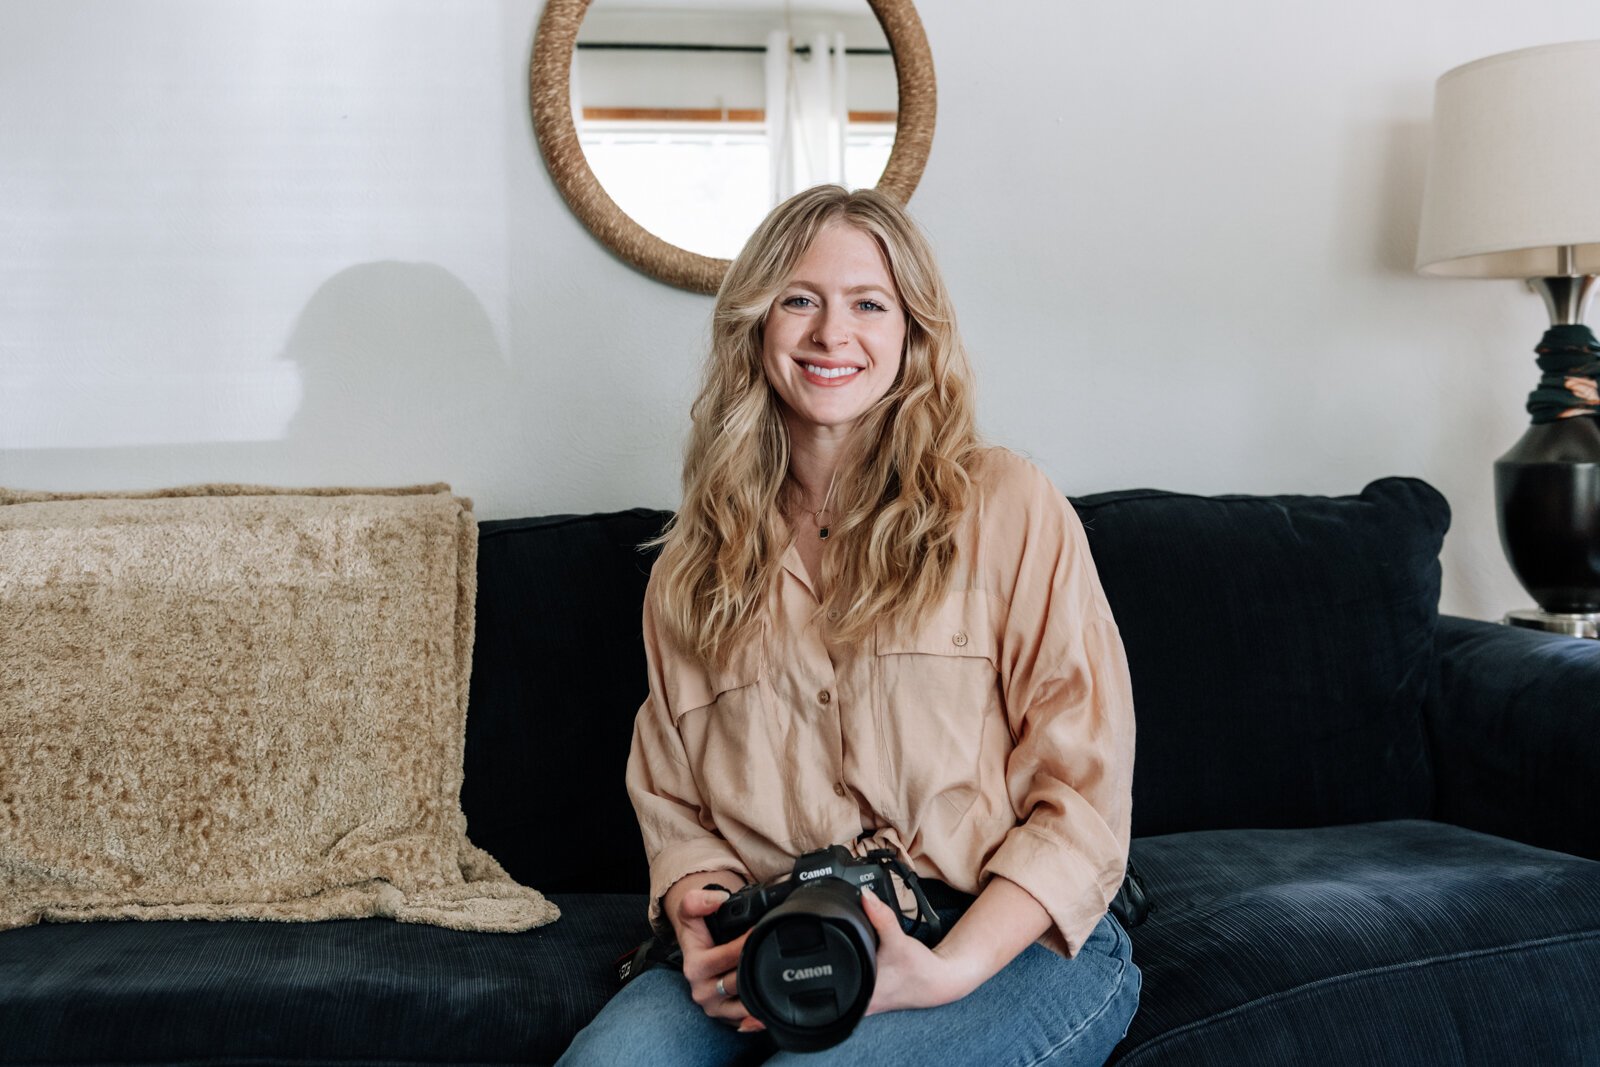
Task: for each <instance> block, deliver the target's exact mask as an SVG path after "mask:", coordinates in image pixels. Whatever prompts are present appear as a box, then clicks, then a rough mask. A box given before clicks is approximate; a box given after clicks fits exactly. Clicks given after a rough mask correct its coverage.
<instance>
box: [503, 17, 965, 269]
mask: <svg viewBox="0 0 1600 1067" xmlns="http://www.w3.org/2000/svg"><path fill="white" fill-rule="evenodd" d="M532 103H533V121H534V128H535V132H536V133H537V135H538V139H539V147H540V150H541V151H542V152H543V154H544V158H545V162H546V164H547V165H548V166H549V168H550V173H551V175H552V177H553V178H554V180H555V182H556V185H557V186H558V187H559V188H560V189H561V193H562V195H563V196H564V197H565V198H566V200H567V203H568V204H569V205H570V206H571V208H572V210H573V212H574V213H575V214H576V215H577V216H578V218H579V219H581V220H582V221H583V223H584V224H585V225H586V226H588V228H589V229H590V231H592V232H593V233H594V234H595V236H596V237H598V238H599V239H600V240H601V241H602V242H603V243H605V244H606V245H607V246H608V247H609V248H611V250H612V251H614V252H615V253H616V254H617V255H619V256H620V257H621V258H622V259H624V260H625V261H627V262H628V263H631V264H632V265H634V266H635V267H637V268H639V269H640V270H642V271H644V272H645V273H647V274H650V275H651V276H653V277H655V278H658V279H660V280H661V281H664V282H667V283H668V284H671V285H677V286H680V287H682V288H685V289H692V290H695V291H697V292H703V293H713V292H715V291H716V289H717V286H718V285H720V284H721V282H722V276H723V274H724V273H725V272H726V270H727V268H728V261H729V259H730V258H731V257H732V256H733V255H735V254H737V252H738V250H739V249H740V248H741V247H742V246H743V245H744V242H745V240H746V238H748V237H749V235H750V233H751V232H752V231H754V229H755V227H756V225H757V224H758V223H759V222H760V221H761V219H762V218H763V217H765V216H766V214H767V212H768V211H769V210H771V208H772V207H773V206H774V205H776V204H777V203H779V202H780V201H782V200H784V199H786V198H787V197H789V196H790V195H792V194H794V193H796V192H798V191H800V190H801V189H806V188H809V187H811V186H813V185H820V184H824V183H832V184H837V185H843V186H845V187H847V188H861V187H864V186H876V187H877V188H878V189H880V190H882V191H884V192H886V193H888V194H889V195H891V196H894V197H895V198H897V199H899V200H900V201H901V202H905V201H907V200H909V199H910V197H911V193H912V192H913V190H915V188H916V185H917V181H918V180H919V179H920V178H921V176H922V169H923V167H924V165H925V164H926V163H927V159H928V149H929V146H930V144H931V143H932V140H933V125H934V112H935V106H936V97H935V89H934V78H933V59H932V56H931V55H930V54H929V51H928V42H927V38H926V36H925V35H924V34H923V32H922V23H921V21H920V20H919V19H918V17H917V13H916V9H915V7H914V6H913V4H912V3H911V0H550V2H549V3H548V4H547V5H546V7H545V11H544V16H543V18H542V19H541V20H540V23H539V32H538V34H537V36H536V38H535V41H534V49H533V66H532Z"/></svg>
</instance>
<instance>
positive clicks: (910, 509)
mask: <svg viewBox="0 0 1600 1067" xmlns="http://www.w3.org/2000/svg"><path fill="white" fill-rule="evenodd" d="M834 223H843V224H845V225H848V226H853V227H855V228H856V229H858V230H860V231H861V232H863V233H865V234H867V235H869V236H871V237H872V238H874V239H875V240H876V241H877V243H878V246H879V247H880V248H881V249H882V250H883V254H884V256H885V258H886V259H887V260H888V264H889V272H890V274H891V276H892V277H893V279H894V284H895V287H896V289H898V290H899V294H900V303H901V306H902V307H903V308H904V310H905V315H906V340H905V350H904V352H903V353H902V357H901V361H900V370H899V373H898V374H897V375H896V377H895V381H894V383H893V385H891V386H890V388H889V391H888V392H887V393H885V394H884V396H883V397H882V398H881V399H880V400H879V401H878V402H877V403H876V404H875V405H873V406H872V407H871V408H869V409H868V410H867V411H866V412H865V413H864V414H863V415H862V416H861V418H860V419H859V420H857V422H856V425H855V426H854V427H853V428H852V430H851V434H850V438H849V440H848V442H847V444H846V447H845V452H844V454H843V455H842V457H841V460H840V463H839V466H838V468H837V474H836V475H835V480H834V485H833V494H834V495H833V500H834V501H835V502H836V503H835V505H834V506H833V507H832V508H830V509H829V510H830V511H832V512H834V513H835V514H836V515H837V516H838V519H837V520H836V521H835V522H833V523H832V524H830V532H829V540H828V543H829V545H830V546H831V547H830V550H829V551H828V552H826V553H824V554H823V561H822V567H821V574H820V575H819V576H817V577H816V581H817V582H818V585H819V589H818V593H819V597H820V598H821V600H822V604H821V606H820V607H819V609H818V616H819V618H820V619H827V618H830V617H831V618H832V619H833V620H834V621H832V622H831V623H823V625H828V626H831V628H832V631H831V632H832V635H833V638H834V639H835V640H837V641H839V642H858V641H860V640H862V639H863V638H865V637H866V636H867V635H868V634H869V633H870V632H871V631H872V629H873V626H874V625H875V624H876V623H878V622H879V621H883V622H885V623H887V624H888V625H889V626H891V627H907V626H910V625H913V624H914V623H915V622H916V620H918V619H920V618H922V617H923V616H924V614H925V613H926V612H927V611H928V609H930V608H931V607H932V606H933V605H934V604H935V603H936V602H937V601H938V600H939V599H940V598H941V597H942V596H943V595H944V592H945V589H946V587H947V586H948V585H949V581H950V577H951V575H952V573H953V572H954V569H955V564H956V545H955V541H954V531H955V526H956V522H957V520H958V518H959V517H960V515H961V513H962V512H963V510H964V509H965V508H966V506H967V503H968V499H969V497H970V495H971V491H972V480H971V472H972V468H973V464H974V463H975V461H976V460H977V458H978V456H979V454H980V452H981V451H982V450H983V447H984V446H983V445H982V443H981V442H980V440H979V438H978V435H977V431H976V429H975V426H974V418H973V406H974V400H973V383H972V370H971V367H970V365H969V364H968V362H967V354H966V350H965V348H964V347H963V346H962V343H961V338H960V335H959V334H958V333H957V330H956V321H955V314H954V310H953V308H952V307H951V304H950V297H949V294H948V293H947V292H946V290H945V286H944V280H943V279H942V278H941V277H940V275H939V268H938V266H937V264H936V263H935V261H934V257H933V250H932V248H931V247H930V246H929V244H928V240H927V238H926V237H925V236H923V234H922V232H921V230H919V229H918V227H917V225H916V223H914V222H913V221H912V220H911V218H910V216H909V215H907V214H906V212H905V209H904V208H902V207H901V206H900V205H899V204H898V203H896V202H895V201H893V200H891V199H890V198H889V197H887V196H885V195H883V194H882V193H879V192H877V191H876V190H873V189H861V190H857V191H855V192H847V191H846V190H844V189H842V188H840V187H839V186H836V185H823V186H818V187H816V188H814V189H808V190H806V191H805V192H803V193H800V194H798V195H796V196H794V197H791V198H790V199H789V200H786V201H785V202H783V203H782V204H779V205H778V206H777V207H776V208H774V209H773V210H772V213H771V214H770V215H768V216H767V218H766V219H765V221H763V222H762V223H761V225H760V227H759V228H758V229H757V230H756V232H755V234H754V235H752V236H751V238H750V240H749V242H748V243H746V245H745V247H744V250H743V251H742V252H740V253H739V257H738V258H737V259H735V260H734V261H733V265H732V266H731V267H730V268H729V270H728V273H727V276H726V277H725V278H724V279H723V282H722V287H721V288H720V289H719V290H718V292H717V302H716V308H715V310H714V311H713V313H712V322H711V349H710V353H709V355H708V356H707V359H706V363H705V370H704V377H703V381H702V385H701V388H700V394H699V396H698V397H697V398H696V399H695V401H694V404H693V405H692V407H691V408H690V417H691V419H692V423H693V426H692V429H691V431H690V437H689V443H688V447H687V449H686V451H685V457H684V464H683V503H682V505H681V507H680V508H679V510H678V512H677V515H676V516H675V517H674V518H673V520H672V521H671V522H670V523H668V525H667V527H666V529H665V530H664V531H663V532H662V534H661V536H659V537H657V538H655V539H654V540H651V541H649V542H646V543H645V544H644V545H642V546H641V547H643V548H651V547H655V546H657V545H659V546H661V549H662V551H661V557H660V559H659V560H657V562H656V565H655V585H656V601H655V605H654V606H655V609H656V615H657V619H658V624H659V626H660V628H661V630H662V632H663V634H664V635H665V636H666V637H667V638H669V639H670V640H672V641H673V642H674V643H675V644H676V645H677V646H678V647H679V648H680V649H682V650H684V651H686V652H689V653H691V654H693V655H695V656H698V657H699V658H700V659H701V661H702V662H704V663H706V664H710V665H712V666H715V667H721V666H724V665H725V664H726V663H727V661H728V659H729V657H730V656H731V655H732V653H733V651H734V650H735V649H737V648H739V647H740V646H741V645H743V644H744V643H745V642H746V641H749V640H751V639H752V638H753V637H755V636H756V634H757V633H758V632H759V631H760V630H761V628H762V626H763V612H764V609H765V607H766V602H767V598H768V596H769V595H770V592H771V590H772V588H773V586H774V583H776V582H777V581H778V580H779V577H780V575H781V571H782V564H781V557H782V555H783V552H784V550H785V548H787V546H788V544H789V541H790V539H791V533H790V529H789V526H788V524H787V522H786V521H785V520H784V518H783V514H782V507H783V504H784V503H785V502H787V500H788V499H789V498H787V497H786V496H785V494H786V493H790V492H793V491H794V490H793V489H792V488H788V487H786V482H788V481H789V480H788V472H789V456H790V444H789V432H788V427H787V425H786V423H785V422H784V420H783V417H782V414H781V410H780V406H779V405H780V403H781V401H780V399H779V397H778V393H777V392H776V390H774V389H773V388H772V386H771V385H770V384H769V383H768V381H767V377H766V373H765V371H764V370H763V367H762V333H763V328H764V326H765V324H766V320H767V316H768V314H769V313H770V312H771V311H772V308H773V304H774V302H775V301H776V299H777V297H778V294H779V291H780V290H781V289H782V288H783V287H784V286H785V285H786V284H787V283H788V281H789V279H790V277H791V275H792V272H793V271H794V269H795V267H796V266H797V264H798V263H799V261H800V259H801V257H803V256H804V255H805V253H806V250H807V249H809V248H810V247H811V244H812V242H813V241H814V240H816V237H817V235H818V234H819V233H820V232H822V230H823V229H824V228H825V227H827V226H829V225H832V224H834ZM834 612H837V615H834V614H833V613H834Z"/></svg>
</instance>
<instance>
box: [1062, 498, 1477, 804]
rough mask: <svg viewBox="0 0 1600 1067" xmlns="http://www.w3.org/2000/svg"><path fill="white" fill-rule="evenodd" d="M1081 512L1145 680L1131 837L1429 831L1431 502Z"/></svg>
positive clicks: (1303, 501)
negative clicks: (1283, 830)
mask: <svg viewBox="0 0 1600 1067" xmlns="http://www.w3.org/2000/svg"><path fill="white" fill-rule="evenodd" d="M1073 504H1074V506H1075V507H1076V508H1077V510H1078V514H1079V516H1080V517H1081V518H1082V519H1083V522H1084V526H1085V528H1086V530H1087V533H1088V539H1089V545H1090V549H1091V551H1092V552H1093V553H1094V558H1095V564H1096V566H1097V567H1098V569H1099V572H1100V576H1101V580H1102V582H1103V584H1104V585H1105V589H1106V596H1107V598H1108V599H1109V600H1110V602H1111V609H1112V612H1113V613H1114V614H1115V616H1116V619H1117V624H1118V626H1119V628H1120V629H1121V631H1122V639H1123V643H1124V645H1125V647H1126V648H1127V652H1128V664H1129V670H1130V673H1131V674H1132V677H1133V693H1134V705H1135V708H1136V714H1137V716H1138V728H1139V737H1138V753H1137V757H1136V764H1135V768H1134V785H1133V793H1134V798H1133V799H1134V802H1133V833H1134V835H1135V836H1143V835H1148V834H1163V833H1174V832H1178V831H1184V830H1199V829H1222V828H1229V827H1302V826H1324V825H1335V824H1341V823H1353V822H1366V821H1371V820H1378V819H1397V818H1413V817H1426V816H1428V815H1429V814H1430V805H1431V799H1430V798H1431V796H1432V778H1431V774H1430V771H1429V766H1428V760H1427V751H1426V748H1425V742H1424V734H1423V726H1422V703H1423V698H1424V696H1425V693H1426V686H1427V682H1428V678H1429V667H1430V663H1431V660H1432V655H1433V634H1434V628H1435V625H1436V623H1437V620H1438V602H1439V576H1440V570H1439V549H1440V546H1441V544H1442V542H1443V539H1444V534H1445V530H1446V528H1447V527H1448V526H1449V521H1450V512H1449V508H1448V506H1447V505H1446V503H1445V501H1444V498H1443V497H1441V496H1440V495H1439V493H1438V492H1437V491H1436V490H1434V489H1433V488H1432V487H1431V486H1429V485H1427V484H1426V483H1425V482H1421V481H1418V480H1416V479H1412V478H1385V479H1382V480H1380V481H1376V482H1373V483H1372V484H1371V485H1369V486H1367V488H1366V489H1365V490H1363V491H1362V492H1361V493H1360V495H1358V496H1343V497H1318V496H1217V497H1200V496H1187V495H1183V494H1179V493H1167V492H1158V491H1153V490H1133V491H1126V492H1116V493H1104V494H1099V495H1096V496H1089V497H1084V498H1082V499H1076V500H1074V501H1073Z"/></svg>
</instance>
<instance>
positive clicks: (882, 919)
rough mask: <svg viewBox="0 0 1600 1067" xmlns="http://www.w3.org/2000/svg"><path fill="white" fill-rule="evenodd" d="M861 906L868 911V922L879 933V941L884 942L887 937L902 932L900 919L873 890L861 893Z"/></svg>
mask: <svg viewBox="0 0 1600 1067" xmlns="http://www.w3.org/2000/svg"><path fill="white" fill-rule="evenodd" d="M861 906H862V908H863V909H864V910H865V911H866V913H867V920H868V921H869V922H871V923H872V928H873V929H874V930H876V931H878V940H880V941H882V940H883V939H884V938H886V937H889V936H891V935H893V934H900V933H901V932H902V931H901V930H900V917H899V916H898V915H896V914H895V913H894V910H893V909H892V908H890V907H889V905H887V904H885V903H884V902H883V901H882V900H880V899H879V898H878V894H876V893H874V892H873V891H872V890H870V889H863V890H862V891H861Z"/></svg>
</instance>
